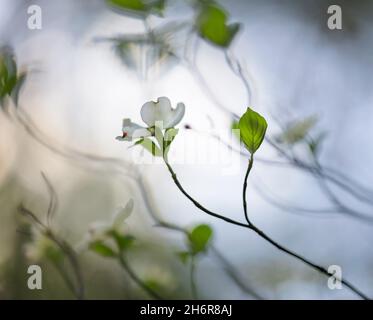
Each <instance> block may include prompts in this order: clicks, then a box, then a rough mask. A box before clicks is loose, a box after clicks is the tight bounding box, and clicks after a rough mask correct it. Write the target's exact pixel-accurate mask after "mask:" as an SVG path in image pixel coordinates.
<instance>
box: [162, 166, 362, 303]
mask: <svg viewBox="0 0 373 320" xmlns="http://www.w3.org/2000/svg"><path fill="white" fill-rule="evenodd" d="M165 164H166V166H167V168H168V170H169V172H170V174H171V177H172V179H173V181H174V182H175V184H176V186H177V187H178V189H179V190H180V191H181V192H182V193H183V194H184V195H185V196H186V197H187V198H188V199H189V200H190V201H191V202H192V203H193V204H194V205H195V206H196V207H197V208H198V209H200V210H202V211H204V212H205V213H207V214H208V215H211V216H213V217H215V218H218V219H221V220H224V221H226V222H228V223H230V224H233V225H237V226H240V227H244V228H247V229H250V230H252V231H254V232H255V233H256V234H257V235H258V236H260V237H261V238H262V239H264V240H266V241H267V242H268V243H270V244H271V245H273V246H274V247H276V248H277V249H279V250H280V251H282V252H284V253H287V254H288V255H290V256H292V257H293V258H296V259H297V260H299V261H301V262H303V263H305V264H306V265H308V266H309V267H311V268H313V269H315V270H317V271H319V272H320V273H322V274H324V275H326V276H328V277H330V276H334V275H333V273H330V272H329V271H328V270H327V269H326V268H324V267H322V266H320V265H318V264H316V263H313V262H311V261H310V260H308V259H306V258H305V257H303V256H301V255H299V254H298V253H296V252H294V251H291V250H289V249H287V248H286V247H284V246H282V245H280V244H279V243H278V242H276V241H274V240H273V239H272V238H270V237H269V236H268V235H267V234H265V233H264V232H263V231H262V230H260V229H259V228H258V227H256V226H255V225H254V224H253V223H252V222H250V223H248V224H244V223H241V222H239V221H236V220H233V219H230V218H227V217H225V216H223V215H221V214H218V213H215V212H212V211H210V210H209V209H207V208H205V207H204V206H202V205H201V204H200V203H199V202H198V201H196V200H195V199H194V198H193V197H192V196H190V195H189V194H188V193H187V192H186V191H185V189H184V188H183V187H182V185H181V184H180V182H179V180H178V179H177V176H176V173H175V172H174V171H173V169H172V167H171V165H170V164H169V163H168V161H167V159H165ZM340 281H341V282H342V283H343V284H344V285H345V286H346V287H348V288H349V289H351V291H353V292H354V293H356V294H357V295H358V296H360V297H361V298H363V299H366V300H369V298H368V296H366V295H365V294H364V293H362V292H361V291H360V290H359V289H357V288H356V287H355V286H354V285H352V284H351V283H350V282H349V281H347V280H345V279H340Z"/></svg>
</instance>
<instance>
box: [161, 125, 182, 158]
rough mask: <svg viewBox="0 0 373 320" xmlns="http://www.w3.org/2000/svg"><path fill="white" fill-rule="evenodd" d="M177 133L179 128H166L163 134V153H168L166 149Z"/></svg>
mask: <svg viewBox="0 0 373 320" xmlns="http://www.w3.org/2000/svg"><path fill="white" fill-rule="evenodd" d="M178 133H179V129H175V128H168V129H166V132H165V134H164V146H163V148H164V153H165V155H167V154H168V151H169V150H170V146H171V143H172V141H174V139H175V137H176V135H177V134H178Z"/></svg>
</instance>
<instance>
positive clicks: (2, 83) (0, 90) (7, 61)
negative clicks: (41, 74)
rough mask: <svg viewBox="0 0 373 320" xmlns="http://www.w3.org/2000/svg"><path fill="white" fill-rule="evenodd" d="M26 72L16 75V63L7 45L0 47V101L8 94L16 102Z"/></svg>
mask: <svg viewBox="0 0 373 320" xmlns="http://www.w3.org/2000/svg"><path fill="white" fill-rule="evenodd" d="M25 77H26V73H21V74H20V75H18V69H17V64H16V61H15V58H14V55H13V52H12V50H11V49H10V48H9V47H3V48H1V49H0V102H1V101H2V100H3V99H4V97H5V96H10V97H12V98H13V99H14V101H15V102H16V103H17V101H18V95H19V91H20V89H21V87H22V85H23V82H24V80H25Z"/></svg>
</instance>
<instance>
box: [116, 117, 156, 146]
mask: <svg viewBox="0 0 373 320" xmlns="http://www.w3.org/2000/svg"><path fill="white" fill-rule="evenodd" d="M122 132H123V134H122V135H121V136H118V137H116V139H117V140H119V141H132V140H133V139H137V138H143V137H148V136H150V135H151V133H150V131H149V130H148V129H146V128H144V127H142V126H140V125H138V124H137V123H134V122H132V121H131V119H123V123H122Z"/></svg>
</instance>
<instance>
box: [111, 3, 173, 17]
mask: <svg viewBox="0 0 373 320" xmlns="http://www.w3.org/2000/svg"><path fill="white" fill-rule="evenodd" d="M106 2H107V4H108V5H109V6H112V7H114V8H116V9H119V10H121V11H124V12H129V13H135V14H138V15H140V16H146V15H148V14H149V13H154V14H157V15H162V14H163V10H164V8H165V3H166V1H165V0H107V1H106Z"/></svg>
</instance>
